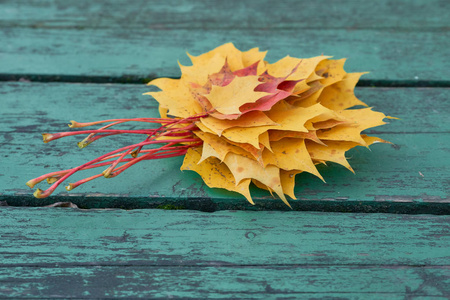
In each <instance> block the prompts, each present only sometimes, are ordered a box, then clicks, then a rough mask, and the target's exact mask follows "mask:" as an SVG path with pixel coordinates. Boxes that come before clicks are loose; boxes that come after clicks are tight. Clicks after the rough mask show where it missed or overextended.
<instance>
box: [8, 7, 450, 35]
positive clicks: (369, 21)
mask: <svg viewBox="0 0 450 300" xmlns="http://www.w3.org/2000/svg"><path fill="white" fill-rule="evenodd" d="M0 10H1V11H3V12H4V13H3V14H1V15H0V26H2V27H32V28H42V27H45V28H58V29H60V28H77V29H86V28H151V29H153V30H161V29H163V30H164V29H174V28H178V29H203V28H210V29H213V28H214V29H235V28H252V29H261V30H267V29H281V30H283V29H285V28H290V29H299V30H301V29H310V28H321V29H322V28H328V29H342V28H344V29H382V30H383V29H391V28H394V29H396V30H398V29H403V30H408V31H424V30H446V29H448V19H450V5H449V2H448V1H445V0H414V1H411V0H398V1H395V3H393V2H391V1H389V0H378V1H364V2H361V1H352V0H338V1H320V2H319V1H310V2H308V3H307V4H306V3H305V2H302V1H277V2H274V1H268V0H259V1H258V0H250V1H249V0H247V1H244V2H243V1H220V0H213V1H211V0H194V1H192V0H183V1H179V0H170V1H163V2H162V1H154V0H153V1H148V0H135V1H133V2H129V1H125V0H120V1H117V0H116V1H105V0H99V1H95V2H93V1H88V0H79V1H76V2H67V1H53V0H43V1H39V2H36V1H30V0H21V1H17V0H4V1H2V2H1V3H0Z"/></svg>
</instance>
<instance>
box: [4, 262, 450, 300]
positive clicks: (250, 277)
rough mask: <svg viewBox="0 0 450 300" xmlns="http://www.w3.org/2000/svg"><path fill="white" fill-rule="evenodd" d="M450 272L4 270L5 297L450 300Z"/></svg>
mask: <svg viewBox="0 0 450 300" xmlns="http://www.w3.org/2000/svg"><path fill="white" fill-rule="evenodd" d="M449 273H450V272H449V269H448V268H447V267H404V266H400V267H389V268H385V267H378V266H374V267H352V266H350V267H346V266H324V267H317V266H281V267H272V266H267V267H266V266H209V267H195V266H194V267H187V268H184V267H177V266H175V267H164V266H158V267H156V266H155V267H140V266H127V267H113V266H91V267H57V268H40V267H29V268H23V267H18V268H1V267H0V285H1V287H0V296H2V297H17V298H22V297H25V298H45V299H51V298H61V297H63V298H66V299H67V298H77V299H92V298H94V299H101V298H112V297H127V298H136V297H146V298H152V299H155V298H164V299H166V298H183V299H186V298H195V299H200V298H201V299H206V298H227V299H230V298H233V299H243V298H245V299H248V298H256V297H258V298H264V299H284V298H289V299H290V298H294V297H295V298H297V297H300V298H314V299H318V298H321V299H322V298H337V297H340V298H345V299H380V298H384V299H387V298H389V299H405V298H406V299H411V298H413V297H414V299H418V298H420V297H433V299H448V297H450V290H449V286H450V279H449V277H450V275H449ZM427 299H428V298H427Z"/></svg>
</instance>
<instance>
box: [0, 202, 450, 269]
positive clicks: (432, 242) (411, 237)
mask: <svg viewBox="0 0 450 300" xmlns="http://www.w3.org/2000/svg"><path fill="white" fill-rule="evenodd" d="M449 221H450V216H433V215H395V214H345V213H318V212H264V211H259V212H251V211H221V212H215V213H204V212H198V211H187V210H177V211H168V210H130V211H125V210H79V209H64V208H10V207H2V208H1V209H0V225H1V226H0V228H1V250H0V267H3V268H10V267H14V268H16V267H50V268H54V267H57V266H61V267H77V266H80V267H81V266H97V265H98V266H123V267H124V268H125V267H126V266H142V267H145V266H147V267H151V266H173V267H177V266H184V267H188V266H198V267H208V266H209V267H211V266H272V267H283V266H291V267H295V266H296V265H303V266H304V267H307V266H347V267H351V266H353V267H355V268H358V266H366V267H374V266H378V267H382V266H384V267H389V266H393V267H396V266H397V267H398V266H405V267H407V266H410V267H412V266H415V267H419V266H436V267H438V266H442V267H448V266H449V265H450V253H449V251H448V249H449V246H450V222H449Z"/></svg>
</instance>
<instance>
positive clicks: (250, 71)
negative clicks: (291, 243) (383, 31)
mask: <svg viewBox="0 0 450 300" xmlns="http://www.w3.org/2000/svg"><path fill="white" fill-rule="evenodd" d="M265 55H266V52H261V51H259V50H258V48H254V49H250V50H249V51H246V52H241V51H239V50H238V49H236V48H235V47H234V45H233V44H231V43H228V44H225V45H222V46H220V47H218V48H216V49H214V50H212V51H210V52H208V53H205V54H202V55H199V56H191V55H189V57H190V58H191V60H192V66H182V65H180V68H181V72H182V75H181V78H180V79H170V78H159V79H156V80H153V81H152V82H150V83H149V85H153V86H156V87H158V88H159V89H161V91H158V92H150V93H147V94H148V95H151V96H153V97H154V99H156V101H158V102H159V112H160V115H161V117H160V118H135V119H114V120H103V121H97V122H90V123H78V122H75V121H72V123H71V124H69V126H70V127H71V128H82V127H87V126H92V125H96V124H102V123H108V124H107V125H105V126H103V127H101V128H100V129H96V130H82V131H73V132H62V133H56V134H48V133H45V134H43V136H44V142H49V141H51V140H55V139H58V138H61V137H65V136H71V135H78V134H89V135H88V136H87V137H86V138H85V139H84V140H83V141H81V142H80V143H78V145H79V146H80V147H81V148H83V147H85V146H87V145H89V144H90V143H92V142H93V141H95V140H97V139H100V138H103V137H106V136H111V135H116V134H124V133H129V134H143V135H144V136H145V139H144V140H143V141H142V142H141V143H138V144H133V145H129V146H126V147H123V148H120V149H117V150H115V151H112V152H110V153H107V154H105V155H102V156H100V157H98V158H96V159H94V160H92V161H90V162H87V163H85V164H83V165H81V166H78V167H76V168H72V169H67V170H62V171H57V172H52V173H49V174H45V175H42V176H40V177H38V178H35V179H32V180H30V181H29V182H27V185H28V186H30V187H34V185H35V184H37V183H38V182H40V181H43V180H47V182H48V183H50V184H52V185H51V186H50V187H49V188H48V189H47V190H45V191H42V190H40V189H37V190H36V192H35V193H34V195H35V196H36V197H38V198H43V197H47V196H48V195H50V194H51V193H52V192H53V191H54V190H55V189H56V187H57V186H58V185H60V184H61V183H62V182H63V181H65V180H66V179H67V178H68V177H70V176H71V175H72V174H74V173H76V172H78V171H81V170H86V169H92V168H97V167H106V169H105V170H104V171H103V172H101V173H99V174H97V175H94V176H91V177H88V178H85V179H82V180H79V181H77V182H75V183H70V184H69V185H68V186H66V189H67V190H72V189H73V188H75V187H77V186H79V185H81V184H83V183H86V182H88V181H90V180H93V179H95V178H98V177H102V176H103V177H107V178H110V177H115V176H117V175H119V174H120V173H122V172H123V171H124V170H126V169H128V168H129V167H131V166H132V165H134V164H136V163H138V162H140V161H143V160H151V159H160V158H166V157H173V156H182V155H184V161H183V164H182V166H181V170H191V171H195V172H197V173H198V174H199V175H200V176H201V177H202V179H203V180H204V182H205V183H206V184H207V185H208V186H209V187H213V188H224V189H227V190H230V191H234V192H237V193H240V194H242V195H243V196H244V197H245V198H246V199H247V200H248V201H249V202H250V203H252V204H254V203H253V200H252V197H251V195H250V190H249V186H250V184H251V183H254V184H255V185H256V186H257V187H259V188H262V189H266V190H268V191H270V192H271V193H275V194H277V195H278V197H280V198H281V200H283V201H284V203H286V204H287V205H289V203H288V202H287V200H286V197H285V195H288V196H290V197H291V198H293V199H295V194H294V186H295V176H296V175H297V174H299V173H301V172H308V173H311V174H313V175H315V176H317V177H319V178H320V179H322V180H323V178H322V176H321V175H320V173H319V172H318V171H317V168H316V165H317V164H326V163H327V162H335V163H338V164H341V165H343V166H344V167H346V168H348V169H349V170H350V171H352V172H353V170H352V168H351V166H350V165H349V163H348V162H347V159H346V157H345V152H346V151H348V150H349V149H351V148H353V147H356V146H366V147H367V146H369V145H371V144H373V143H376V142H382V143H386V141H384V140H382V139H380V138H377V137H369V136H367V135H364V134H361V132H362V131H363V130H365V129H367V128H371V127H375V126H379V125H383V124H385V122H384V121H383V119H384V118H392V117H388V116H386V115H384V114H383V113H381V112H376V111H373V110H372V109H371V108H367V107H365V108H357V109H355V108H353V109H350V108H352V107H354V106H367V105H366V104H365V103H363V102H362V101H360V100H359V99H357V98H356V97H355V94H354V88H355V86H356V83H357V82H358V80H359V78H360V76H361V75H362V74H364V73H346V72H345V71H344V68H343V66H344V62H345V59H340V60H332V59H330V57H328V56H323V55H321V56H317V57H313V58H308V59H300V58H294V57H290V56H287V57H285V58H283V59H281V60H279V61H277V62H275V63H273V64H271V63H268V62H266V61H264V57H265ZM125 122H143V123H147V124H148V123H154V124H155V123H156V124H158V126H157V127H156V128H153V129H143V130H115V129H110V128H111V127H112V126H115V125H119V124H122V123H125ZM155 145H156V147H155Z"/></svg>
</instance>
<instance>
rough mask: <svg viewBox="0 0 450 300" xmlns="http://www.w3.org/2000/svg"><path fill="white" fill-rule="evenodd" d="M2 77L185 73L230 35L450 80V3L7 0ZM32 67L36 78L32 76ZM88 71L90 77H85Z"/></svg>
mask: <svg viewBox="0 0 450 300" xmlns="http://www.w3.org/2000/svg"><path fill="white" fill-rule="evenodd" d="M0 11H2V12H5V13H2V16H0V40H1V41H2V47H1V49H0V75H2V76H1V78H6V79H7V78H20V76H21V75H22V76H26V77H29V78H35V79H39V78H40V77H39V76H40V75H59V76H62V77H63V78H65V79H64V80H73V79H71V77H74V76H75V77H76V78H78V79H79V80H95V78H91V79H83V78H84V77H92V76H105V77H106V78H114V77H123V78H124V79H123V80H125V81H126V80H127V78H128V79H132V80H136V79H142V80H148V79H149V78H154V77H177V76H179V75H180V73H179V69H178V66H177V63H176V62H177V60H180V62H182V63H184V64H188V63H189V62H188V61H189V60H188V58H187V56H186V54H185V52H186V51H189V52H190V53H192V54H194V55H197V54H200V53H203V52H205V51H208V50H210V49H212V48H214V47H217V46H219V45H220V44H223V43H225V42H230V41H231V42H235V44H236V46H238V47H239V48H241V49H249V48H253V47H260V48H261V49H263V50H269V54H268V57H267V59H268V60H269V61H275V60H277V59H280V58H281V57H284V56H286V55H291V56H296V57H310V56H316V55H319V54H321V53H324V54H327V55H334V56H335V57H336V58H341V57H348V58H349V60H348V63H347V69H348V70H349V71H358V72H359V71H370V72H371V73H370V74H368V75H367V76H366V79H370V80H401V81H408V82H419V81H441V84H448V81H449V80H450V70H449V68H447V67H446V66H447V62H448V59H449V57H448V51H447V49H449V48H450V36H449V31H448V21H447V20H448V19H450V9H449V2H448V1H445V0H434V1H427V0H420V1H406V0H403V1H396V2H391V1H386V0H383V1H326V2H320V1H310V2H308V3H307V4H306V3H304V2H302V1H288V2H284V1H277V2H274V1H250V2H248V1H245V2H243V1H195V2H192V1H184V2H178V1H176V2H166V1H163V2H161V1H159V2H158V1H155V2H149V1H139V2H136V1H133V4H132V5H131V4H130V3H128V2H126V1H112V2H111V1H108V2H105V1H95V2H92V1H80V2H79V1H76V2H73V1H72V2H67V1H44V2H41V1H40V2H35V1H12V0H11V1H2V2H1V3H0ZM27 75H31V76H27ZM80 76H81V78H80Z"/></svg>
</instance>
